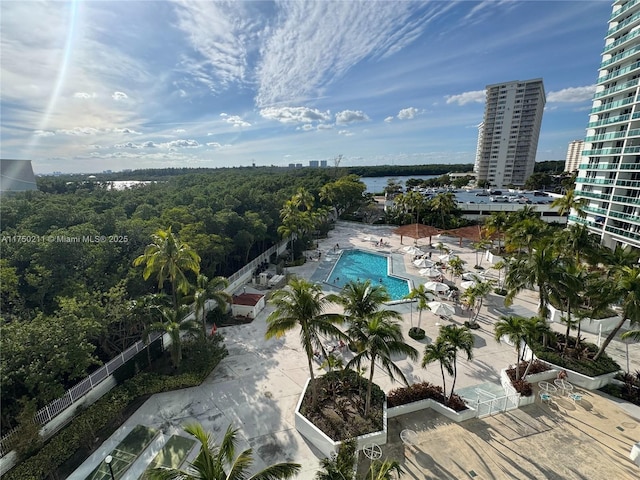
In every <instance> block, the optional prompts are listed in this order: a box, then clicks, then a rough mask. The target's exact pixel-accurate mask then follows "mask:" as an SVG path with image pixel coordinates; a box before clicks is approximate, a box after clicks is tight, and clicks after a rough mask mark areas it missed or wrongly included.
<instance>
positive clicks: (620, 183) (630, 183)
mask: <svg viewBox="0 0 640 480" xmlns="http://www.w3.org/2000/svg"><path fill="white" fill-rule="evenodd" d="M616 187H640V180H620V179H618V180H617V181H616Z"/></svg>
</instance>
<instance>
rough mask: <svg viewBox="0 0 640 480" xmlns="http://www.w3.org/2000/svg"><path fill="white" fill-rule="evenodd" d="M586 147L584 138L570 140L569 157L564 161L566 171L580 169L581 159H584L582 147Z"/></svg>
mask: <svg viewBox="0 0 640 480" xmlns="http://www.w3.org/2000/svg"><path fill="white" fill-rule="evenodd" d="M583 148H584V140H574V141H573V142H569V148H567V158H566V159H565V161H564V171H565V172H575V171H576V170H578V165H580V160H581V159H582V149H583Z"/></svg>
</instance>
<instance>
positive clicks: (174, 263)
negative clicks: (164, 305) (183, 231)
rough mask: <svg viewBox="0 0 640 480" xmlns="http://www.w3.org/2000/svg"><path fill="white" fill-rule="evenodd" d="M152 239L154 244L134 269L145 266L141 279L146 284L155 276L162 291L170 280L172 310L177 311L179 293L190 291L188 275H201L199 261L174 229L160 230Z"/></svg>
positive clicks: (138, 259)
mask: <svg viewBox="0 0 640 480" xmlns="http://www.w3.org/2000/svg"><path fill="white" fill-rule="evenodd" d="M151 239H152V243H151V244H149V245H147V246H146V247H145V249H144V253H143V254H142V255H140V256H139V257H138V258H136V259H135V260H134V261H133V265H134V266H136V267H137V266H139V265H142V264H144V266H145V267H144V271H143V273H142V276H143V277H144V279H145V280H147V279H148V278H149V277H150V276H151V275H154V274H155V275H156V277H157V279H158V288H159V289H162V287H163V285H164V282H165V281H166V280H169V281H170V282H171V297H172V299H173V307H174V308H175V309H177V308H178V292H180V293H182V294H183V295H184V294H186V293H187V292H188V291H189V280H188V279H187V277H186V272H189V271H191V272H193V273H195V274H196V275H197V274H198V273H200V257H199V256H198V254H197V253H196V252H195V250H193V249H191V248H190V247H189V245H187V244H186V243H183V242H182V241H180V239H179V238H178V236H177V235H176V234H174V233H173V232H172V231H171V227H169V228H167V229H166V230H162V229H160V230H158V231H157V232H156V233H154V234H153V235H151Z"/></svg>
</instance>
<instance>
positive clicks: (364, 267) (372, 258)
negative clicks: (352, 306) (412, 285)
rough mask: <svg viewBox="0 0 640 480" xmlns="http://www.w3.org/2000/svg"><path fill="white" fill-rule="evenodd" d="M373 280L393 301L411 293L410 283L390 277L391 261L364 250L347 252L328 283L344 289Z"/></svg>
mask: <svg viewBox="0 0 640 480" xmlns="http://www.w3.org/2000/svg"><path fill="white" fill-rule="evenodd" d="M364 280H371V283H372V284H374V285H375V284H382V285H384V287H385V288H386V289H387V292H389V295H391V298H392V299H393V300H400V299H402V298H404V297H405V296H407V294H408V293H409V282H408V281H407V280H404V279H401V278H399V277H393V276H390V275H389V259H388V258H387V257H386V256H384V255H378V254H376V253H369V252H365V251H362V250H345V251H343V252H342V254H341V255H340V258H339V259H338V262H337V263H336V264H335V266H334V267H333V270H332V271H331V273H330V274H329V277H328V278H327V280H326V281H327V283H330V284H332V285H335V286H336V287H339V288H342V287H344V286H345V285H346V284H347V283H349V282H351V281H353V282H357V281H364Z"/></svg>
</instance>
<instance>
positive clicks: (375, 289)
mask: <svg viewBox="0 0 640 480" xmlns="http://www.w3.org/2000/svg"><path fill="white" fill-rule="evenodd" d="M327 298H328V299H329V301H331V302H334V303H337V304H338V305H341V306H342V308H343V310H344V315H345V318H346V320H348V321H349V322H351V323H354V322H357V321H359V320H364V319H365V318H367V317H368V316H369V315H371V314H372V313H375V312H377V311H378V310H379V309H380V307H381V306H382V305H383V304H384V303H386V302H390V301H391V295H389V292H388V291H387V289H386V288H385V287H384V285H380V284H377V283H376V284H373V283H371V280H364V281H358V282H355V281H350V282H348V283H347V284H346V285H345V286H344V288H343V289H342V291H341V292H340V293H339V294H331V295H329V296H328V297H327Z"/></svg>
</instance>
